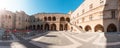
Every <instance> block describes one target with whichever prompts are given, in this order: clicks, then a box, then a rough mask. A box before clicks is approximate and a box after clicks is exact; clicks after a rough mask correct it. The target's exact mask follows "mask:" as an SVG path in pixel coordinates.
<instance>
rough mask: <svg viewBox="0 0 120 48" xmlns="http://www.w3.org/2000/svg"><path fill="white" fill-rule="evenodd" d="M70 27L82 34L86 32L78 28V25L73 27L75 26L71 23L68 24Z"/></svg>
mask: <svg viewBox="0 0 120 48" xmlns="http://www.w3.org/2000/svg"><path fill="white" fill-rule="evenodd" d="M67 23H68V24H69V25H71V26H72V27H74V28H75V29H76V30H77V31H80V32H85V31H84V30H82V29H81V28H79V27H78V26H76V25H73V24H71V23H69V22H67Z"/></svg>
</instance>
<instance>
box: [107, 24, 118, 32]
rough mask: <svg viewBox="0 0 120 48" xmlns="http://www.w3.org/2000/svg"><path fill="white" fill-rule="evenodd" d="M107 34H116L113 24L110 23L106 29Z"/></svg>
mask: <svg viewBox="0 0 120 48" xmlns="http://www.w3.org/2000/svg"><path fill="white" fill-rule="evenodd" d="M107 32H117V27H116V25H115V24H113V23H111V24H109V25H108V27H107Z"/></svg>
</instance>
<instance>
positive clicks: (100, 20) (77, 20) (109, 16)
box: [0, 0, 120, 32]
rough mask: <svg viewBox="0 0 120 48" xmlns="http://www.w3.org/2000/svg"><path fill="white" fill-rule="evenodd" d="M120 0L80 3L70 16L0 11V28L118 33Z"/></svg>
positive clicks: (93, 0) (97, 0)
mask: <svg viewBox="0 0 120 48" xmlns="http://www.w3.org/2000/svg"><path fill="white" fill-rule="evenodd" d="M119 17H120V0H84V2H83V3H82V4H81V5H80V6H79V7H78V8H77V9H76V10H75V11H73V12H69V13H68V14H64V13H38V14H34V15H31V16H29V15H27V14H26V13H25V12H24V11H17V12H11V11H7V10H1V11H0V28H5V29H17V30H47V31H64V30H67V31H68V30H69V31H75V32H119V31H120V20H119V19H120V18H119Z"/></svg>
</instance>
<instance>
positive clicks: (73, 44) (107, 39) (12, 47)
mask: <svg viewBox="0 0 120 48" xmlns="http://www.w3.org/2000/svg"><path fill="white" fill-rule="evenodd" d="M20 35H21V34H19V35H18V33H17V34H14V37H13V38H15V39H14V40H13V41H9V40H8V41H0V47H2V48H120V38H119V37H120V33H119V32H116V33H112V32H111V33H103V32H96V33H95V32H86V33H80V32H70V31H49V32H44V33H39V34H36V35H33V36H27V37H23V36H20Z"/></svg>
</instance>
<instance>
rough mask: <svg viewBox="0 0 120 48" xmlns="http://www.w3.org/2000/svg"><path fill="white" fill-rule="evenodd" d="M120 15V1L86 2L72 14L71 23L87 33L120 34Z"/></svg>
mask: <svg viewBox="0 0 120 48" xmlns="http://www.w3.org/2000/svg"><path fill="white" fill-rule="evenodd" d="M119 13H120V0H85V1H84V2H83V3H82V4H81V5H80V6H79V7H78V8H77V9H76V10H75V11H74V12H73V13H72V14H71V23H72V24H73V25H75V26H79V29H80V30H81V31H86V32H119V29H120V23H119V22H120V21H119V16H120V15H119ZM72 30H73V31H78V30H77V29H75V28H72Z"/></svg>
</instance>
